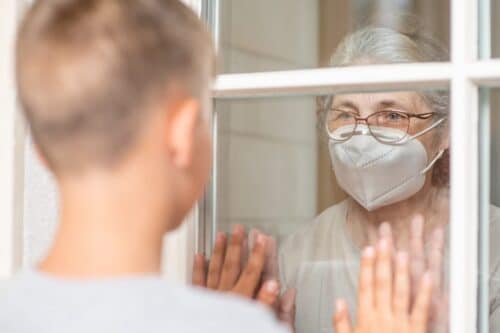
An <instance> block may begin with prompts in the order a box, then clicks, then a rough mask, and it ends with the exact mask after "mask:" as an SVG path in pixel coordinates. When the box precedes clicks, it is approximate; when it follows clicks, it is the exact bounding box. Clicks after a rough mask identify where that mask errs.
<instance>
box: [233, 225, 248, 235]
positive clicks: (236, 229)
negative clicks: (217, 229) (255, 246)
mask: <svg viewBox="0 0 500 333" xmlns="http://www.w3.org/2000/svg"><path fill="white" fill-rule="evenodd" d="M242 232H245V228H244V227H243V226H242V225H241V224H235V225H233V234H237V233H242Z"/></svg>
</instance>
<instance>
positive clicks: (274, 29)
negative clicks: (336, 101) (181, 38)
mask: <svg viewBox="0 0 500 333" xmlns="http://www.w3.org/2000/svg"><path fill="white" fill-rule="evenodd" d="M221 10H222V14H221V49H222V68H223V70H224V71H225V72H254V71H267V70H282V69H294V68H312V67H317V66H318V39H319V31H318V30H319V12H318V11H319V8H318V2H317V1H302V0H275V1H268V0H253V1H246V0H236V1H229V0H226V1H221ZM315 106H316V104H315V100H314V98H313V97H293V98H292V97H289V98H267V99H253V100H232V101H222V102H218V103H217V110H218V112H219V119H220V124H219V127H220V132H219V141H220V143H219V160H218V167H219V169H218V171H219V172H218V178H219V183H218V202H219V205H218V207H219V214H218V215H219V216H218V217H219V218H218V223H219V229H220V230H228V229H229V228H230V225H231V224H233V223H242V224H245V225H246V226H248V227H257V228H259V229H263V230H265V231H267V232H270V233H272V234H275V235H278V236H282V235H286V234H289V233H290V232H292V231H293V230H295V229H296V228H297V227H298V225H300V224H302V223H305V222H307V221H309V220H310V219H311V218H312V217H313V216H314V215H315V213H316V195H317V184H316V178H317V177H316V174H317V172H316V162H317V161H316V160H317V158H316V156H317V155H316V150H317V144H316V116H315Z"/></svg>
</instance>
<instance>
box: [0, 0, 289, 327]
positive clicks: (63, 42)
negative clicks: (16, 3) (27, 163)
mask: <svg viewBox="0 0 500 333" xmlns="http://www.w3.org/2000/svg"><path fill="white" fill-rule="evenodd" d="M213 76H214V51H213V47H212V44H211V40H210V37H209V34H208V33H207V31H206V29H205V28H204V27H203V25H202V23H201V22H200V21H199V20H198V18H197V17H196V16H195V15H194V13H192V12H191V11H190V9H188V8H187V7H186V6H185V5H183V4H182V3H181V2H180V1H178V0H39V1H37V2H36V3H35V4H34V6H33V8H32V9H31V10H30V11H29V13H28V14H27V15H26V17H25V19H24V21H23V23H22V25H21V28H20V31H19V36H18V43H17V79H18V89H19V96H20V101H21V104H22V106H23V109H24V112H25V115H26V118H27V120H28V122H29V124H30V127H31V130H32V133H33V138H34V141H35V144H36V146H37V149H38V150H39V152H40V155H41V156H42V158H43V160H44V161H45V163H46V165H47V166H48V167H49V169H50V170H51V171H52V172H53V173H54V175H55V178H56V180H57V183H58V187H59V192H60V198H61V209H60V221H59V229H58V231H57V234H56V237H55V240H54V242H53V245H52V247H51V249H50V251H49V252H48V255H47V257H46V258H45V259H44V260H43V261H42V262H41V263H40V265H39V267H37V269H36V270H33V271H26V272H23V273H21V274H20V275H19V276H17V277H16V278H15V279H14V280H12V281H11V282H10V284H9V286H8V287H9V288H8V292H7V293H6V295H2V297H0V332H106V333H109V332H162V333H165V332H285V331H286V330H285V329H284V327H282V326H281V325H279V324H278V323H277V322H276V321H274V320H272V316H271V314H270V313H266V312H265V310H262V309H259V308H258V307H256V306H254V305H252V304H251V303H247V302H245V301H243V300H240V299H237V298H235V297H228V296H218V295H215V294H212V293H210V292H208V291H203V290H201V289H199V290H191V289H189V288H183V287H181V286H173V285H167V284H166V283H165V281H164V280H162V279H160V277H159V276H158V275H159V271H160V255H161V242H162V238H163V235H164V233H165V232H168V231H171V230H173V229H175V228H176V227H178V225H179V224H180V223H181V221H182V220H183V218H184V216H185V215H186V213H187V212H188V211H189V210H190V209H191V207H192V206H193V204H194V203H195V201H196V200H197V199H198V198H199V197H200V195H201V194H202V192H203V188H204V185H205V182H206V180H207V177H208V173H209V166H210V158H211V157H210V151H211V148H210V136H209V130H208V126H207V115H208V112H209V107H210V101H209V86H210V83H211V81H212V80H213ZM258 243H259V244H258V246H256V247H255V249H254V258H263V256H264V247H265V239H260V241H259V242H258ZM244 275H245V274H243V277H244ZM254 275H255V274H254ZM248 276H251V274H249V275H248ZM234 280H236V277H233V280H232V281H231V284H233V282H235V281H234ZM244 282H245V281H244V279H243V280H241V279H240V283H238V284H237V287H238V288H239V289H238V288H236V289H238V290H236V289H235V292H238V291H239V292H240V293H248V292H247V291H245V292H243V291H242V289H245V288H247V286H245V283H244ZM247 282H248V281H247ZM249 283H250V284H252V283H253V285H252V286H251V288H255V285H256V281H255V280H254V281H250V282H249ZM264 288H267V289H264V294H265V291H267V292H268V293H267V296H269V295H271V296H272V295H277V293H278V289H279V287H278V286H277V284H276V283H270V284H268V285H267V286H264ZM270 302H271V301H270Z"/></svg>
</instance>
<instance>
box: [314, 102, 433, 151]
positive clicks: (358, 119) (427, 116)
mask: <svg viewBox="0 0 500 333" xmlns="http://www.w3.org/2000/svg"><path fill="white" fill-rule="evenodd" d="M322 111H325V112H326V117H325V130H326V132H327V134H328V136H329V137H330V138H331V139H332V140H334V141H336V142H346V141H348V140H349V139H351V138H352V137H353V136H354V135H355V134H356V129H357V127H358V124H359V123H360V122H361V121H364V123H365V124H366V127H368V131H369V132H370V135H371V136H373V138H374V139H375V140H377V141H379V142H381V143H384V144H398V143H400V142H401V141H403V140H404V139H405V138H407V137H408V136H409V135H410V133H409V130H410V125H411V119H412V118H417V119H421V120H427V119H430V118H431V117H432V116H435V115H436V114H437V112H434V111H432V112H425V113H414V112H404V111H396V110H381V111H376V112H374V113H372V114H370V115H369V116H367V117H364V118H362V117H359V115H358V114H356V113H355V112H351V111H346V110H342V109H337V108H328V109H326V108H323V110H322ZM330 111H340V112H344V113H348V114H351V115H352V116H353V117H354V127H353V129H352V132H351V133H350V135H349V136H348V137H347V138H346V139H343V140H340V139H337V138H334V137H333V136H332V134H331V132H330V130H329V129H328V120H327V119H328V113H329V112H330ZM382 112H392V113H397V114H400V115H404V116H405V117H407V118H408V127H407V128H406V131H405V132H406V133H405V136H403V137H402V138H401V139H399V140H397V141H392V142H390V141H384V140H381V139H380V138H378V137H377V135H375V134H374V133H373V131H372V129H371V127H370V124H369V123H368V119H369V118H370V117H372V116H374V115H376V114H377V113H382Z"/></svg>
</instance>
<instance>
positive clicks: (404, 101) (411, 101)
mask: <svg viewBox="0 0 500 333" xmlns="http://www.w3.org/2000/svg"><path fill="white" fill-rule="evenodd" d="M421 101H422V99H421V97H420V95H419V94H418V93H417V92H415V91H398V92H381V93H357V94H341V95H335V97H334V99H333V105H334V106H336V107H338V106H348V107H354V108H369V107H376V106H386V107H391V106H394V107H398V106H400V107H404V108H415V107H418V106H419V105H420V102H421Z"/></svg>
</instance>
